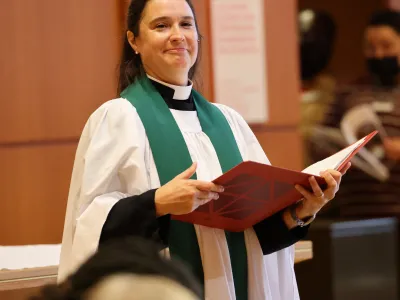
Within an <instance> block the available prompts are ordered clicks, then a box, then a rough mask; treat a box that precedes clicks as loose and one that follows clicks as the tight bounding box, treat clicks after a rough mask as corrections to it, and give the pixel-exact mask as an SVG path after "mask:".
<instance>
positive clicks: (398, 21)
mask: <svg viewBox="0 0 400 300" xmlns="http://www.w3.org/2000/svg"><path fill="white" fill-rule="evenodd" d="M371 26H389V27H390V28H392V29H393V30H395V31H396V32H397V33H400V12H398V11H396V10H391V9H385V10H380V11H377V12H375V13H373V14H372V16H371V17H370V19H369V21H368V27H371Z"/></svg>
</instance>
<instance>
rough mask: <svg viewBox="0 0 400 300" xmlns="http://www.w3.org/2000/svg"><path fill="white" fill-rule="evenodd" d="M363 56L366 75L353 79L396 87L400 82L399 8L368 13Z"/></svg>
mask: <svg viewBox="0 0 400 300" xmlns="http://www.w3.org/2000/svg"><path fill="white" fill-rule="evenodd" d="M364 56H365V58H366V64H367V69H368V71H369V75H368V76H366V77H364V78H361V79H359V80H357V81H355V82H354V83H355V84H357V85H373V86H376V87H382V88H388V89H397V88H398V86H399V84H400V77H399V72H400V12H398V11H394V10H385V11H379V12H377V13H375V14H373V15H372V17H371V18H370V21H369V23H368V26H367V28H366V30H365V33H364Z"/></svg>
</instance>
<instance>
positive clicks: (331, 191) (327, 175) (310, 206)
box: [296, 163, 351, 219]
mask: <svg viewBox="0 0 400 300" xmlns="http://www.w3.org/2000/svg"><path fill="white" fill-rule="evenodd" d="M350 166H351V164H350V163H348V164H347V165H346V166H345V167H344V168H343V169H342V171H341V172H339V171H335V170H326V171H324V172H321V173H320V175H321V176H322V177H323V178H324V179H325V181H326V183H327V185H328V186H327V188H326V189H325V190H322V189H321V187H320V186H319V184H318V183H317V180H316V179H315V177H314V176H311V177H310V178H309V181H310V184H311V188H312V192H309V191H308V190H306V189H305V188H304V187H302V186H300V185H296V189H297V191H299V193H300V194H302V195H303V197H304V200H303V201H301V205H300V206H299V207H298V209H297V215H298V217H299V218H300V219H302V218H306V217H310V216H314V215H315V214H316V213H318V212H319V211H320V210H321V208H323V207H324V206H325V205H326V204H327V203H328V202H329V201H331V200H332V199H333V198H334V197H335V195H336V193H337V191H338V190H339V186H340V181H341V180H342V176H343V175H344V174H345V173H346V171H347V170H348V169H349V168H350Z"/></svg>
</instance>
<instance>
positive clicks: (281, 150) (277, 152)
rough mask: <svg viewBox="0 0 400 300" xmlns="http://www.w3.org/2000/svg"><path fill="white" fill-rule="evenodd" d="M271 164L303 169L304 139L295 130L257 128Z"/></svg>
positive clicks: (258, 135)
mask: <svg viewBox="0 0 400 300" xmlns="http://www.w3.org/2000/svg"><path fill="white" fill-rule="evenodd" d="M255 134H256V137H257V139H258V141H259V142H260V144H261V145H262V147H263V149H264V151H265V153H266V154H267V156H268V159H269V160H270V162H271V164H272V165H274V166H277V167H281V168H288V169H294V170H298V171H301V170H302V169H303V166H302V151H301V147H302V140H301V137H300V135H299V133H298V132H297V131H295V130H279V129H278V130H271V129H266V130H261V129H260V130H255Z"/></svg>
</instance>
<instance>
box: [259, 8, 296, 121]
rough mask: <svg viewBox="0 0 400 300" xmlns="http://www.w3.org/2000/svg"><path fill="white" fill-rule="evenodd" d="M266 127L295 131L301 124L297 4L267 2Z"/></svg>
mask: <svg viewBox="0 0 400 300" xmlns="http://www.w3.org/2000/svg"><path fill="white" fill-rule="evenodd" d="M264 9H265V31H266V55H267V88H268V108H269V118H270V120H269V122H268V126H282V125H284V126H288V125H291V126H293V127H296V126H297V125H298V123H299V120H300V82H299V61H298V54H297V53H298V51H297V49H298V39H297V18H296V15H297V1H295V0H286V1H281V0H266V1H264Z"/></svg>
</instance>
